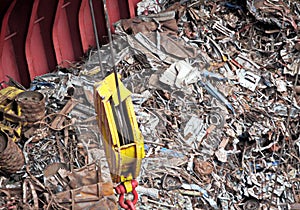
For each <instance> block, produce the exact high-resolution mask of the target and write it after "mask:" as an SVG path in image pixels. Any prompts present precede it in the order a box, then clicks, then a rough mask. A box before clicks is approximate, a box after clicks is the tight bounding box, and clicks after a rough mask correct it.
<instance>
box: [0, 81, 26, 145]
mask: <svg viewBox="0 0 300 210" xmlns="http://www.w3.org/2000/svg"><path fill="white" fill-rule="evenodd" d="M22 92H23V90H21V89H19V88H16V87H13V86H9V87H7V88H4V89H2V90H0V129H1V130H2V131H3V132H5V133H7V134H8V135H9V136H11V137H12V139H13V140H14V141H15V140H16V139H17V138H19V137H20V135H21V125H22V124H21V123H22V121H23V118H22V116H21V109H20V107H19V106H18V105H17V103H16V102H15V98H16V97H17V95H18V94H19V93H22ZM4 121H5V123H3V122H4Z"/></svg>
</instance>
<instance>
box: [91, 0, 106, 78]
mask: <svg viewBox="0 0 300 210" xmlns="http://www.w3.org/2000/svg"><path fill="white" fill-rule="evenodd" d="M89 3H90V9H91V15H92V21H93V28H94V34H95V39H96V44H97V51H98V59H99V68H100V71H101V76H102V77H103V78H104V69H103V66H102V58H101V54H100V44H99V37H98V31H97V25H96V20H95V13H94V7H93V0H90V1H89Z"/></svg>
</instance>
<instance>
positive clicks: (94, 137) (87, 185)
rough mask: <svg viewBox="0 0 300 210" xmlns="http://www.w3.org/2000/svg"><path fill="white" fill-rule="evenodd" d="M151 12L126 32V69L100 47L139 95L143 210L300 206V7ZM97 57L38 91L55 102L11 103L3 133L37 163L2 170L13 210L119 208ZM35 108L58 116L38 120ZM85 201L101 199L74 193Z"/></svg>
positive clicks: (128, 24)
mask: <svg viewBox="0 0 300 210" xmlns="http://www.w3.org/2000/svg"><path fill="white" fill-rule="evenodd" d="M138 14H139V16H137V17H136V18H134V19H129V20H121V21H119V22H118V23H116V30H115V32H116V35H115V37H114V42H113V46H114V51H115V58H116V59H115V60H116V63H112V62H111V60H113V59H111V55H110V50H109V46H103V47H102V48H101V58H102V60H103V67H104V69H105V70H106V71H107V73H108V72H110V71H111V69H112V67H113V66H114V65H116V66H117V69H118V72H119V73H120V74H121V75H122V82H123V83H124V85H125V86H126V87H127V88H128V89H129V90H130V91H131V92H132V93H133V95H132V97H133V98H132V100H133V103H134V106H135V112H136V115H137V120H138V123H139V127H140V129H141V131H142V134H143V136H144V139H145V150H146V158H145V159H144V160H143V164H142V170H141V173H140V176H139V186H138V187H137V191H138V193H139V195H140V197H139V202H138V205H137V207H138V208H139V209H247V210H248V209H299V206H300V181H299V178H300V177H299V171H300V167H299V159H300V136H299V110H300V104H299V103H300V95H299V94H300V84H299V82H298V74H299V67H300V66H299V64H300V62H299V61H300V60H299V50H300V37H299V35H298V34H299V33H298V29H299V26H300V19H299V17H300V3H299V2H298V1H287V0H279V1H275V0H248V1H205V0H203V1H193V0H182V1H180V2H179V1H165V0H156V1H154V0H144V1H141V2H140V3H139V4H138ZM98 58H99V56H98V55H97V52H96V51H90V52H89V54H88V55H87V58H86V59H85V60H84V61H83V62H81V63H79V64H76V65H74V67H73V68H70V69H67V70H64V73H63V72H61V71H60V72H58V73H53V74H47V75H43V76H40V77H37V78H36V79H35V80H34V81H33V82H32V85H31V90H35V91H34V93H35V92H38V93H41V94H42V95H43V96H44V98H43V97H42V96H41V95H39V96H34V97H33V96H32V95H30V97H28V96H26V95H25V96H24V95H23V97H20V96H19V95H18V97H16V98H15V99H14V98H12V99H10V100H12V101H14V100H15V102H16V103H18V104H19V106H20V107H21V110H23V112H22V113H21V114H20V113H19V112H18V110H15V115H16V116H17V117H16V116H14V117H15V118H13V119H14V120H10V121H9V119H11V118H12V116H11V115H9V113H8V112H6V113H8V114H4V115H3V123H2V124H3V125H2V124H1V126H2V127H3V128H5V126H7V123H8V124H9V126H8V127H11V128H15V130H8V131H7V130H5V129H2V130H4V132H3V133H4V134H3V135H2V136H3V137H1V138H0V140H1V141H2V138H15V140H14V141H15V142H17V143H18V146H19V148H13V146H12V147H11V149H10V150H11V151H14V154H20V155H19V156H18V157H19V158H20V159H21V160H22V156H24V159H23V161H24V162H25V166H23V168H21V167H22V166H18V165H17V166H15V168H14V167H13V166H14V164H13V163H14V162H13V161H15V162H17V163H19V164H20V165H23V164H22V161H19V160H18V161H16V160H13V159H11V158H9V160H11V162H10V163H12V164H8V165H10V167H11V168H10V169H7V168H5V167H4V168H3V166H2V165H1V169H0V170H3V171H4V173H5V174H4V175H6V176H2V177H1V179H0V187H1V191H0V193H1V195H2V197H1V198H0V209H5V208H11V209H12V208H13V207H17V206H18V207H23V208H34V209H35V208H37V207H39V208H46V207H48V208H54V209H55V208H67V209H69V208H71V207H73V208H77V209H78V208H81V209H84V208H85V206H82V205H88V204H87V203H86V202H85V201H87V200H89V199H90V201H92V204H93V205H95V206H96V207H95V208H97V207H98V208H99V206H102V207H103V206H104V204H103V203H105V204H106V205H111V206H110V207H107V209H112V208H115V206H114V204H115V199H114V197H113V193H112V192H111V191H105V190H104V189H111V187H105V184H106V185H108V186H109V185H110V184H109V182H104V181H109V176H106V178H105V180H102V181H101V180H100V176H101V177H102V179H103V177H104V176H105V174H104V173H101V174H100V162H101V160H102V159H103V158H105V157H104V153H103V150H101V149H100V148H101V144H100V142H101V141H100V138H101V137H100V135H99V131H98V128H97V125H96V118H95V113H94V107H93V104H94V103H93V85H94V83H95V82H96V81H99V80H101V79H103V77H102V74H101V73H99V67H98V66H99V62H98ZM26 92H27V91H26ZM21 96H22V95H21ZM31 96H32V97H31ZM24 98H29V99H30V100H29V101H31V102H32V103H35V104H36V103H37V102H39V103H45V104H46V105H45V107H46V110H45V112H44V111H42V110H40V109H39V108H40V107H41V106H40V105H35V106H34V107H31V109H29V110H27V108H26V102H25V101H24ZM24 102H25V105H24ZM1 103H2V102H1ZM5 103H7V100H5ZM22 105H23V106H22ZM22 107H23V109H22ZM1 110H3V108H1ZM24 110H25V113H27V115H26V114H24ZM26 110H27V111H26ZM32 110H34V111H32ZM3 111H5V110H3ZM41 112H43V113H45V115H42V116H41V117H38V116H40V115H39V114H35V115H32V114H31V113H41ZM28 113H29V114H28ZM32 118H34V119H32ZM30 119H32V121H30ZM19 122H20V123H21V124H19ZM12 124H13V125H14V126H11V125H12ZM20 127H21V128H22V132H19V130H20ZM11 141H12V140H11ZM7 147H9V144H7ZM0 149H1V151H3V150H4V149H5V148H3V147H2V144H0ZM19 149H22V151H19ZM5 154H7V155H9V153H4V152H1V154H0V155H1V158H3V159H0V163H1V164H2V162H3V161H2V160H5V159H4V158H7V157H6V155H5ZM10 154H11V152H10ZM5 161H8V160H5ZM103 167H104V168H105V167H107V166H105V164H102V168H103ZM19 169H20V170H19ZM9 170H11V171H9ZM18 170H19V171H18ZM16 171H18V172H16ZM102 171H105V170H102ZM7 173H10V174H11V175H10V176H7ZM87 174H90V177H92V178H90V179H89V178H88V176H87ZM84 177H85V178H84ZM79 180H81V181H79ZM79 182H80V183H79ZM99 185H101V187H100V189H103V191H101V190H100V192H99V191H97V189H99ZM86 192H89V193H91V194H93V193H94V194H93V196H92V198H86V197H83V198H85V199H83V200H80V199H79V197H80V196H75V195H78V194H79V195H87V194H86ZM76 193H78V194H76ZM80 193H81V194H80ZM75 198H76V199H77V200H76V199H75ZM101 202H102V203H101ZM90 204H91V203H90ZM76 205H77V206H76ZM97 205H98V206H97Z"/></svg>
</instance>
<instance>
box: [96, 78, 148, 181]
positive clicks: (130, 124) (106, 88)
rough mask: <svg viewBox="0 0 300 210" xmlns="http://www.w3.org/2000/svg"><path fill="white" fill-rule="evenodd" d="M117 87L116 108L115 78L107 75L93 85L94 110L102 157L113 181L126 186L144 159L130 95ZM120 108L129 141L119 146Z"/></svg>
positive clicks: (123, 88) (120, 137) (138, 170)
mask: <svg viewBox="0 0 300 210" xmlns="http://www.w3.org/2000/svg"><path fill="white" fill-rule="evenodd" d="M118 83H119V89H120V95H121V104H119V100H118V93H117V88H116V81H115V75H114V74H110V75H109V76H107V77H106V78H105V79H104V80H102V81H101V82H98V83H96V84H95V91H94V92H95V109H96V112H97V121H98V126H99V128H100V131H101V134H102V139H103V144H104V149H105V154H106V157H107V161H108V164H109V168H110V173H111V177H112V181H113V182H115V183H119V182H126V181H130V180H132V179H134V178H136V177H137V176H138V175H139V173H140V169H141V163H142V159H143V158H144V157H145V150H144V139H143V136H142V134H141V131H140V130H139V128H138V124H137V121H136V116H135V113H134V108H133V104H132V100H131V97H130V96H131V92H130V91H129V90H128V89H127V88H126V87H125V86H124V85H123V83H122V82H121V81H120V75H118ZM120 106H122V107H123V111H124V117H125V121H126V125H124V126H126V127H127V129H128V131H129V132H128V133H129V136H130V138H129V139H127V142H122V136H121V135H120V133H122V132H120V123H119V122H120V117H121V115H120V113H119V111H118V110H119V109H120Z"/></svg>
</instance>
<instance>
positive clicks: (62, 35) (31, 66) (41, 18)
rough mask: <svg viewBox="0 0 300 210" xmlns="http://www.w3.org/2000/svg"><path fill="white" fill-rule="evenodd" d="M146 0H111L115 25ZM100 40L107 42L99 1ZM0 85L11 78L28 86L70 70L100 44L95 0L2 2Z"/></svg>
mask: <svg viewBox="0 0 300 210" xmlns="http://www.w3.org/2000/svg"><path fill="white" fill-rule="evenodd" d="M139 1H140V0H109V1H107V8H108V13H109V17H110V20H111V23H114V22H116V21H118V20H119V19H123V18H130V17H134V15H135V10H136V4H137V3H138V2H139ZM93 5H94V10H95V17H96V22H97V28H98V35H99V40H100V42H101V43H106V42H107V41H108V38H107V29H106V24H105V16H104V10H103V4H102V1H101V0H93ZM0 27H1V29H0V82H1V81H7V80H8V79H7V78H6V75H8V76H10V77H12V78H13V79H15V80H17V81H18V82H20V83H21V84H23V85H25V86H28V85H29V84H30V81H31V80H32V79H33V78H34V77H36V76H38V75H42V74H45V73H48V72H51V71H54V70H55V69H56V68H57V67H58V66H59V67H69V66H70V64H71V63H72V62H74V61H78V60H80V58H81V57H82V56H83V55H84V53H86V52H87V50H88V49H89V48H91V47H95V46H96V41H95V37H94V31H93V25H92V18H91V13H90V7H89V0H1V3H0Z"/></svg>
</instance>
